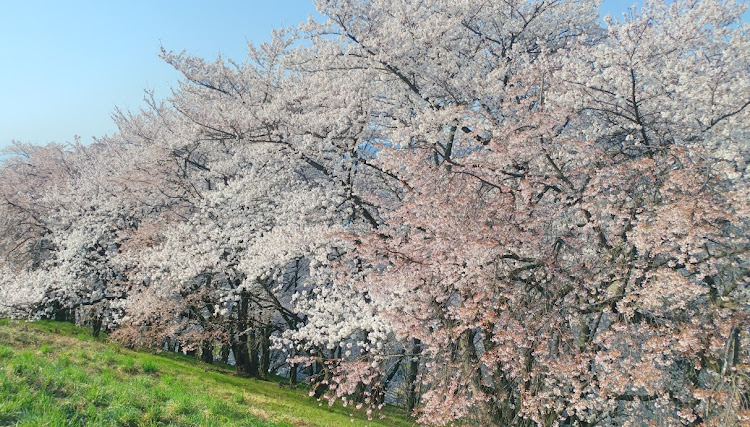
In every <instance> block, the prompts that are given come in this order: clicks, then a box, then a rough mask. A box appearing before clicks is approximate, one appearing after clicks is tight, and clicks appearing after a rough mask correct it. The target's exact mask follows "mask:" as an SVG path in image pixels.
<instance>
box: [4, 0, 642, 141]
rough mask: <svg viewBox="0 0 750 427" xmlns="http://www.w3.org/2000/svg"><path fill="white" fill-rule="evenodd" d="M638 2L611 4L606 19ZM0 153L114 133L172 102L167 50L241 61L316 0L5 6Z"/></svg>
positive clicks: (173, 77)
mask: <svg viewBox="0 0 750 427" xmlns="http://www.w3.org/2000/svg"><path fill="white" fill-rule="evenodd" d="M633 3H635V0H604V2H603V5H602V15H604V14H606V13H611V14H612V15H613V16H618V17H619V16H620V13H622V11H624V10H625V9H627V7H628V6H630V5H632V4H633ZM1 4H2V9H1V13H0V61H1V62H0V147H2V146H6V145H8V144H9V143H10V142H11V140H12V139H16V140H19V141H22V142H32V143H36V144H46V143H48V142H52V141H56V142H61V143H62V142H68V141H72V140H73V136H74V135H79V136H81V137H82V141H83V142H89V141H91V138H92V137H94V136H102V135H105V134H111V133H113V132H115V131H116V127H115V126H114V124H113V123H112V120H111V118H110V115H111V113H112V112H113V111H114V109H115V107H120V108H122V109H126V110H127V109H131V110H137V109H138V108H140V107H141V106H143V105H144V104H143V95H144V89H153V90H155V92H156V95H157V97H166V96H167V95H168V94H169V88H170V87H171V86H173V85H175V83H176V82H177V80H178V78H179V74H178V73H177V72H176V71H174V70H173V69H172V68H171V67H170V66H169V65H167V64H166V63H164V62H162V61H161V60H160V59H159V58H158V56H157V54H158V52H159V47H160V46H164V47H165V48H166V49H168V50H174V51H181V50H186V51H187V52H189V53H191V54H195V55H199V56H203V57H207V58H213V57H215V56H216V55H217V54H219V53H221V54H222V55H224V56H226V57H229V58H233V59H237V60H240V61H241V60H242V59H243V57H244V53H245V50H246V41H249V42H252V43H260V42H263V41H264V40H266V39H267V38H268V35H269V34H270V31H271V29H272V28H278V27H280V26H286V25H294V24H296V23H298V22H300V21H303V20H306V19H307V17H308V16H309V15H310V14H314V13H315V8H314V6H313V2H312V0H273V1H261V0H248V1H225V0H213V1H212V2H206V1H193V0H183V1H173V0H169V1H167V0H148V1H141V0H131V1H81V0H68V1H59V0H48V1H35V0H25V1H21V0H12V1H3V2H2V3H1Z"/></svg>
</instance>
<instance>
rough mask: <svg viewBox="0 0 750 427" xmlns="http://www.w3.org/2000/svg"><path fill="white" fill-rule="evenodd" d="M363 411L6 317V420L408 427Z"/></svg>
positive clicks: (1, 417) (0, 328) (0, 405)
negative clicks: (373, 417) (328, 403)
mask: <svg viewBox="0 0 750 427" xmlns="http://www.w3.org/2000/svg"><path fill="white" fill-rule="evenodd" d="M384 414H385V415H386V417H385V418H384V419H375V420H372V421H368V420H367V418H366V417H365V416H364V414H363V413H362V412H361V411H353V410H352V409H351V408H343V407H341V406H339V405H334V406H333V407H332V408H329V407H328V405H327V403H322V404H321V402H317V401H316V400H315V399H313V398H311V397H308V396H307V393H306V392H305V391H300V390H289V389H281V388H279V386H278V381H276V382H268V381H259V380H253V379H247V378H240V377H237V376H235V375H233V373H232V370H231V367H229V366H227V365H220V364H218V365H207V364H204V363H201V362H199V361H197V360H196V359H194V358H190V357H187V356H182V355H176V354H165V355H152V354H148V353H140V352H134V351H130V350H127V349H124V348H122V347H119V346H117V345H115V344H112V343H108V342H107V339H106V337H104V336H102V337H99V338H96V339H95V338H93V337H91V335H90V333H89V331H88V330H86V329H85V328H78V327H76V326H74V325H71V324H67V323H60V322H48V321H39V322H32V323H29V322H16V321H8V320H0V425H18V426H37V425H47V426H68V425H87V426H99V425H101V426H105V425H106V426H110V425H120V426H164V425H185V426H221V425H232V426H235V425H236V426H273V425H284V426H337V425H342V426H343V425H346V426H350V425H354V426H364V425H370V426H377V425H386V426H410V425H412V424H413V422H412V421H411V420H410V419H409V418H408V417H407V416H405V415H404V414H403V413H401V412H399V411H398V410H396V409H392V408H391V409H388V410H386V411H385V413H384Z"/></svg>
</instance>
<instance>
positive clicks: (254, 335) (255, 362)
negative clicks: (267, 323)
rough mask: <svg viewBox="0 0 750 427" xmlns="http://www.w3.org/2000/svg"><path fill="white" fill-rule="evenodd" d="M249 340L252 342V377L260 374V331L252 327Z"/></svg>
mask: <svg viewBox="0 0 750 427" xmlns="http://www.w3.org/2000/svg"><path fill="white" fill-rule="evenodd" d="M248 335H249V340H248V342H249V343H250V365H249V371H248V375H250V376H251V377H255V378H258V377H259V376H260V375H259V373H260V355H259V354H258V344H259V343H258V331H257V330H256V329H252V330H251V331H250V333H249V334H248Z"/></svg>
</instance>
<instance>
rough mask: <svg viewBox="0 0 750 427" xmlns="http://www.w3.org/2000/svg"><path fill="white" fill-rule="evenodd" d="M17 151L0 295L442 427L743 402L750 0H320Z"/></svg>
mask: <svg viewBox="0 0 750 427" xmlns="http://www.w3.org/2000/svg"><path fill="white" fill-rule="evenodd" d="M316 6H317V7H318V10H319V11H320V12H321V14H322V15H323V16H324V17H325V20H324V21H323V22H316V21H313V20H310V21H309V22H307V23H304V24H302V25H300V26H298V27H295V28H289V29H284V30H280V31H277V32H275V33H274V34H273V35H272V38H271V41H269V42H268V43H265V44H262V45H260V46H253V45H251V46H248V50H249V51H248V56H247V59H246V60H245V61H244V62H243V63H236V62H233V61H230V60H226V59H224V58H221V57H220V58H218V59H216V60H215V61H213V62H211V61H207V60H204V59H201V58H197V57H193V56H190V55H187V54H185V53H174V52H168V51H163V52H162V57H163V59H164V60H165V61H167V62H168V63H169V64H171V65H172V66H174V67H175V68H176V69H177V70H179V71H180V72H181V73H182V75H183V78H182V80H181V82H180V84H179V86H178V87H176V88H174V90H173V92H172V96H171V97H170V98H169V99H168V100H166V101H163V102H162V101H159V100H156V99H153V98H151V101H150V103H149V104H148V108H145V109H143V110H142V111H139V112H120V111H118V112H117V113H116V114H115V116H114V117H115V120H116V122H117V124H118V126H119V133H117V134H115V135H112V136H108V137H103V138H101V139H98V140H97V141H96V142H95V143H93V144H90V145H82V144H80V143H75V144H72V145H56V144H50V145H48V146H45V147H40V146H32V145H27V144H21V143H16V144H15V145H14V146H13V147H12V148H11V149H10V150H9V154H10V156H9V157H8V158H7V159H6V160H4V161H3V163H2V164H1V165H0V227H1V228H2V232H0V252H1V256H0V315H5V316H15V317H31V318H55V319H61V320H75V321H77V322H79V323H82V324H87V325H91V326H92V328H93V330H94V333H95V334H96V333H98V332H99V331H100V330H105V331H107V332H110V333H111V334H112V337H113V338H115V339H118V340H120V341H122V342H124V343H127V344H129V345H133V346H149V347H153V348H156V349H168V350H171V351H185V352H190V353H192V354H196V355H198V354H200V356H201V357H202V358H203V360H204V361H207V362H211V361H213V360H214V357H217V358H221V359H223V360H225V361H226V360H230V359H231V360H232V361H233V363H234V364H235V365H236V367H237V371H238V373H240V374H243V375H250V376H259V377H266V376H267V375H268V374H269V373H279V374H282V375H285V376H288V377H289V378H290V380H291V381H292V382H294V381H297V380H298V379H299V380H302V379H303V378H304V379H306V380H307V381H309V382H310V383H311V384H312V385H313V388H312V391H311V394H314V395H315V396H317V397H319V398H321V399H328V400H329V401H330V402H331V403H332V402H334V401H337V400H343V402H344V404H345V405H352V406H356V407H357V408H361V409H362V410H363V411H367V413H368V414H371V415H372V416H377V409H378V408H379V407H381V406H382V405H383V404H384V403H386V402H389V403H396V404H399V405H402V406H404V407H406V408H408V409H409V410H410V411H414V413H415V415H416V416H418V420H419V422H420V423H424V424H429V425H446V424H451V423H454V422H460V423H465V424H479V425H489V424H498V425H544V426H547V425H569V426H583V425H622V424H627V423H635V424H636V425H642V424H646V423H654V424H658V425H683V424H686V425H698V424H705V425H732V424H742V423H748V422H750V384H749V381H750V369H749V366H750V365H749V364H748V357H750V330H749V328H750V289H749V288H748V283H749V282H750V256H749V254H750V237H749V233H748V231H749V230H750V227H749V226H750V179H749V178H750V106H748V104H750V27H748V25H747V24H746V23H745V22H743V21H742V18H741V16H742V13H743V12H744V11H745V10H746V8H747V3H743V2H735V1H732V0H679V1H674V2H662V1H649V2H646V4H645V5H644V6H643V7H642V8H641V9H638V10H631V11H630V12H629V13H627V14H626V16H624V17H622V18H618V19H614V18H611V17H605V18H604V19H603V20H601V19H600V17H599V15H598V12H597V7H598V2H597V1H595V0H579V1H567V0H526V1H523V0H505V1H486V0H432V1H413V0H368V1H364V0H338V1H336V0H319V1H317V2H316Z"/></svg>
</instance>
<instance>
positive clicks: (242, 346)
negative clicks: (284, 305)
mask: <svg viewBox="0 0 750 427" xmlns="http://www.w3.org/2000/svg"><path fill="white" fill-rule="evenodd" d="M248 304H249V297H248V295H247V293H246V292H242V293H241V294H240V307H239V312H238V313H237V331H234V333H233V334H231V336H232V338H231V340H232V342H231V346H232V352H233V353H234V362H235V365H234V367H235V369H236V371H237V374H238V375H241V376H250V375H251V369H250V353H249V352H248V348H247V347H248V346H247V342H248V336H247V332H248V330H247V311H248ZM235 334H236V335H235Z"/></svg>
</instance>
